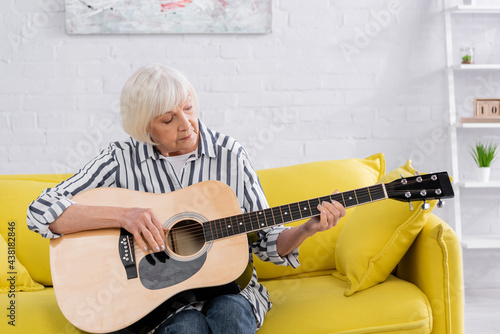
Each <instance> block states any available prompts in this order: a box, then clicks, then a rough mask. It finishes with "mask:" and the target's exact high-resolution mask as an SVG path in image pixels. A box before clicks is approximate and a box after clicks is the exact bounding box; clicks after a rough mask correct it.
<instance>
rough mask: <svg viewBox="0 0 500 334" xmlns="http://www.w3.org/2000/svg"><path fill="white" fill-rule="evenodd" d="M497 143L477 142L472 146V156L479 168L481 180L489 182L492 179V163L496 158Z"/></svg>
mask: <svg viewBox="0 0 500 334" xmlns="http://www.w3.org/2000/svg"><path fill="white" fill-rule="evenodd" d="M496 151H497V144H496V143H487V144H483V143H482V142H480V141H478V142H476V145H475V146H474V147H473V148H472V151H471V154H472V158H473V159H474V161H475V162H476V165H477V166H478V167H479V169H478V178H479V181H480V182H488V180H489V179H490V171H491V169H490V168H491V164H492V163H493V161H494V160H495V158H496Z"/></svg>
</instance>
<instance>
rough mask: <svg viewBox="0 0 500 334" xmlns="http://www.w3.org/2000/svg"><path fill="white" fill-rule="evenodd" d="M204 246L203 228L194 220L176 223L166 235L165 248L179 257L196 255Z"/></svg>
mask: <svg viewBox="0 0 500 334" xmlns="http://www.w3.org/2000/svg"><path fill="white" fill-rule="evenodd" d="M204 245H205V236H204V234H203V227H202V226H201V224H200V223H199V222H196V221H194V220H183V221H180V222H178V223H176V224H175V225H174V226H173V227H172V228H171V229H170V231H169V233H168V234H167V247H168V248H169V249H170V250H171V251H172V252H174V253H175V254H177V255H180V256H190V255H193V254H196V253H198V252H199V251H200V250H201V249H202V248H203V246H204Z"/></svg>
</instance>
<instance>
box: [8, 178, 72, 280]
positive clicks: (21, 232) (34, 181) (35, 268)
mask: <svg viewBox="0 0 500 334" xmlns="http://www.w3.org/2000/svg"><path fill="white" fill-rule="evenodd" d="M69 176H70V175H68V174H53V175H51V174H47V175H44V174H41V175H2V176H1V177H0V189H1V192H0V234H1V235H2V236H3V237H4V238H6V236H7V233H8V230H7V228H8V223H9V222H13V223H14V224H15V233H16V256H17V257H18V259H19V260H20V261H21V262H22V263H23V264H24V266H25V267H26V269H27V270H28V272H29V273H30V275H31V277H32V278H33V279H34V280H35V281H37V282H39V283H41V284H43V285H45V286H50V285H52V279H51V276H50V265H49V240H47V239H44V238H42V237H41V236H40V235H39V234H37V233H35V232H32V231H30V230H29V229H28V227H27V224H26V211H27V209H28V206H29V204H30V203H31V202H32V201H33V200H35V199H36V198H37V197H38V196H39V195H40V194H41V193H42V191H43V190H44V189H46V188H49V187H53V186H54V185H56V184H58V183H59V182H60V181H62V180H64V179H66V178H67V177H69Z"/></svg>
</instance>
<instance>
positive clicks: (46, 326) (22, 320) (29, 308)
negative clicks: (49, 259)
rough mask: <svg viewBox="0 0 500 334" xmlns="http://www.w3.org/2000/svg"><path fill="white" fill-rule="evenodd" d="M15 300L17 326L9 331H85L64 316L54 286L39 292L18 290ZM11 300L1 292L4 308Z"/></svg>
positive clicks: (56, 333) (55, 332)
mask: <svg viewBox="0 0 500 334" xmlns="http://www.w3.org/2000/svg"><path fill="white" fill-rule="evenodd" d="M15 300H16V304H15V305H16V311H15V327H12V326H9V327H8V328H7V333H53V334H58V333H72V334H76V333H84V332H82V331H79V330H77V329H76V328H75V327H74V326H73V325H71V324H70V323H69V322H68V320H66V318H65V317H64V316H63V314H62V312H61V310H60V309H59V306H58V305H57V301H56V296H55V294H54V288H52V287H46V288H45V289H43V290H41V291H37V292H29V291H28V292H24V291H22V292H16V298H15ZM9 302H10V299H9V298H8V295H7V294H0V305H2V309H6V308H7V305H9ZM3 306H5V308H4V307H3ZM9 330H14V331H13V332H9ZM0 332H1V331H0ZM3 333H5V332H3Z"/></svg>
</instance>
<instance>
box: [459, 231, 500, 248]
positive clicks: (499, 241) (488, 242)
mask: <svg viewBox="0 0 500 334" xmlns="http://www.w3.org/2000/svg"><path fill="white" fill-rule="evenodd" d="M462 246H463V247H464V248H467V249H491V248H500V235H495V234H489V235H469V236H466V237H464V238H463V239H462Z"/></svg>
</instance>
